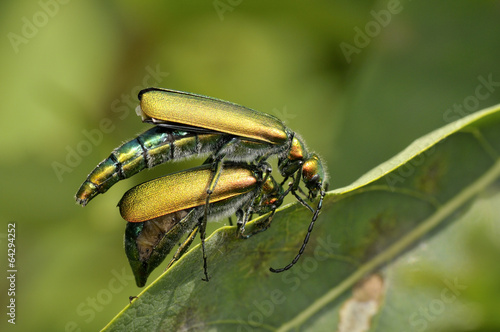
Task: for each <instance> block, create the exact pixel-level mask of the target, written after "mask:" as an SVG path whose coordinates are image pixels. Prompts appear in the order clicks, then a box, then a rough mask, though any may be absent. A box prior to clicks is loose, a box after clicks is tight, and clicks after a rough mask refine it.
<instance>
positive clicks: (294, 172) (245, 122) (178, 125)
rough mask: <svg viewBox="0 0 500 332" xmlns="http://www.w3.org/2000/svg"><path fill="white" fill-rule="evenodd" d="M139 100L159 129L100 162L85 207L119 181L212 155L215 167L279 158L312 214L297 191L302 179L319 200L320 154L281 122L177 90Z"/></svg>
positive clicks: (84, 193)
mask: <svg viewBox="0 0 500 332" xmlns="http://www.w3.org/2000/svg"><path fill="white" fill-rule="evenodd" d="M139 99H140V106H139V107H138V108H137V113H138V114H140V115H142V117H143V120H144V121H145V122H151V123H154V124H158V125H159V126H158V127H154V128H152V129H150V130H148V131H146V132H144V133H142V134H140V135H139V136H137V137H136V138H134V139H133V140H130V141H128V142H126V143H124V144H123V145H121V146H120V147H118V148H117V149H115V150H114V151H113V152H112V153H111V155H110V156H109V157H108V158H107V159H105V160H103V161H102V162H101V163H99V165H98V166H97V167H96V168H95V169H94V170H93V171H92V172H91V173H90V174H89V175H88V177H87V179H86V180H85V182H84V183H83V184H82V185H81V187H80V189H79V190H78V192H77V194H76V200H77V202H78V203H80V204H82V205H83V206H85V205H86V204H87V203H88V202H89V201H90V200H91V199H92V198H93V197H95V196H96V195H97V194H99V193H104V192H106V191H107V190H108V189H109V188H110V187H111V186H113V185H114V184H115V183H116V182H118V181H120V180H122V179H125V178H128V177H130V176H132V175H134V174H136V173H138V172H139V171H141V170H143V169H146V168H151V167H154V166H156V165H159V164H162V163H164V162H167V161H171V160H181V159H185V158H189V157H191V156H196V155H199V156H201V155H207V154H211V158H212V159H213V160H214V165H215V168H217V165H219V163H218V162H219V161H221V160H222V159H225V160H229V161H247V162H256V163H260V162H263V161H265V160H266V159H267V158H268V157H270V156H272V155H277V156H278V160H279V169H280V172H281V174H282V176H284V177H285V180H284V181H283V183H284V182H286V180H287V178H288V177H290V176H291V177H294V181H293V187H292V190H291V192H292V194H293V195H295V197H297V199H298V200H299V201H300V202H301V203H302V204H304V205H306V206H307V207H308V208H309V209H310V210H311V211H313V209H312V208H310V207H309V206H308V205H307V204H306V203H305V202H304V201H303V200H302V199H301V198H300V196H298V195H296V191H297V190H298V187H299V183H300V178H301V177H302V178H303V181H304V183H305V185H306V187H307V188H308V189H309V198H310V199H312V198H314V197H316V196H317V194H318V192H319V191H321V188H322V186H323V184H324V183H325V181H326V173H325V171H324V169H323V166H322V162H321V160H320V158H319V157H318V156H317V155H316V154H314V153H309V152H307V149H306V147H305V144H304V143H303V142H302V140H301V139H300V138H299V137H298V136H297V135H296V134H295V133H293V132H292V131H291V130H290V129H288V128H286V127H285V125H284V124H283V123H282V122H281V121H280V120H279V119H277V118H275V117H273V116H271V115H268V114H264V113H260V112H257V111H254V110H251V109H249V108H246V107H243V106H239V105H236V104H233V103H230V102H226V101H222V100H219V99H215V98H210V97H205V96H201V95H196V94H190V93H186V92H179V91H174V90H164V89H157V88H149V89H145V90H142V91H141V92H140V93H139ZM219 171H220V170H219ZM214 182H215V181H214ZM213 186H214V183H213V185H212V186H211V187H213ZM210 189H213V188H210Z"/></svg>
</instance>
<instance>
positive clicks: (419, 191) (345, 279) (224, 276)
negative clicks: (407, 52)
mask: <svg viewBox="0 0 500 332" xmlns="http://www.w3.org/2000/svg"><path fill="white" fill-rule="evenodd" d="M499 155H500V106H495V107H492V108H489V109H485V110H483V111H481V112H477V113H474V114H472V115H469V116H467V117H465V118H463V119H460V120H458V121H456V122H453V123H450V124H448V125H446V126H444V127H442V128H440V129H438V130H436V131H434V132H432V133H430V134H428V135H426V136H424V137H422V138H420V139H418V140H417V141H415V142H414V143H413V144H411V145H410V146H409V147H408V148H406V149H405V150H404V151H402V152H401V153H400V154H398V155H396V156H395V157H393V158H392V159H390V160H389V161H387V162H385V163H384V164H382V165H380V166H378V167H376V168H375V169H373V170H371V171H370V172H368V173H367V174H365V175H364V176H362V177H361V178H360V179H358V180H357V181H355V182H354V183H353V184H352V185H350V186H347V187H345V188H341V189H337V190H334V191H330V192H329V193H328V194H327V196H326V197H325V200H324V202H323V209H322V210H321V214H320V217H319V218H318V221H317V223H316V226H315V229H314V231H313V232H312V235H311V238H310V241H309V244H308V246H307V249H306V251H305V252H304V254H303V255H302V257H301V258H300V260H299V261H298V263H297V264H296V265H295V266H294V267H293V268H292V269H291V270H289V271H287V272H284V273H281V274H274V273H271V272H270V271H269V267H271V266H272V267H274V268H279V267H282V266H284V265H286V264H288V263H289V262H290V261H291V260H292V259H293V258H294V257H295V255H296V254H297V251H298V249H299V248H300V245H301V244H302V241H303V239H304V235H305V233H306V231H307V227H308V225H309V222H310V220H311V217H312V215H311V213H310V212H309V211H308V210H307V209H306V208H304V207H302V206H301V205H300V204H298V203H294V204H291V205H288V206H286V207H284V208H282V209H281V210H279V211H278V212H277V213H276V215H275V216H274V219H273V223H272V226H271V227H270V228H269V229H268V230H266V231H265V232H262V233H259V234H257V235H255V236H253V237H251V238H250V239H247V240H243V239H239V238H237V237H236V236H235V229H234V228H233V227H222V228H220V229H218V230H217V231H216V232H214V234H212V235H211V236H210V238H208V239H207V242H206V247H207V254H208V271H209V275H210V277H211V280H210V282H208V283H207V282H204V281H202V280H201V278H202V277H203V265H202V254H201V250H200V247H199V246H197V247H195V248H193V249H192V250H190V251H189V252H188V253H186V254H185V255H184V257H182V259H181V260H179V261H178V262H177V263H176V264H175V265H174V266H173V267H172V268H171V269H169V270H168V271H167V272H166V273H164V274H163V275H162V276H161V277H160V278H159V279H158V280H156V281H154V282H153V283H152V284H151V285H149V287H147V288H146V289H145V290H144V291H143V292H142V293H141V294H140V295H139V296H138V298H137V299H136V300H134V301H133V302H132V303H131V304H130V305H128V306H127V307H126V308H125V309H124V310H123V311H122V312H121V313H119V314H118V315H117V317H115V319H113V320H112V321H111V322H110V324H109V325H108V326H107V327H106V328H105V329H104V330H105V331H122V330H134V331H173V330H190V331H192V330H195V331H196V330H200V331H205V330H212V331H234V330H235V329H236V330H241V331H253V330H268V331H291V330H297V329H301V330H311V331H321V330H325V331H332V330H339V331H357V329H356V328H359V329H358V330H359V331H387V330H391V331H395V330H397V331H404V330H408V331H410V330H414V329H417V330H426V329H429V330H433V329H434V328H435V326H440V327H441V328H449V327H450V325H449V322H450V317H455V318H456V317H458V318H456V319H455V320H454V324H455V327H456V325H457V324H459V325H460V324H462V323H463V324H466V323H467V322H465V323H464V321H465V317H466V316H464V315H463V313H462V311H460V310H462V309H463V308H460V306H458V304H459V303H461V302H464V301H465V299H466V298H467V291H466V290H467V288H472V286H471V284H470V283H466V284H464V282H465V280H469V279H464V278H466V277H465V276H464V275H462V274H460V275H459V273H460V272H459V271H461V270H460V264H459V263H457V262H461V261H462V259H463V258H464V255H465V254H464V252H460V250H462V249H463V250H465V249H464V245H462V244H464V243H467V242H464V241H465V240H464V239H465V238H464V237H462V236H458V235H457V234H460V235H463V234H464V233H467V234H469V233H470V232H471V229H472V230H473V229H475V228H476V229H477V228H478V225H477V223H476V224H474V223H471V222H470V221H463V220H470V218H471V217H468V218H469V219H467V218H465V219H464V216H469V214H470V211H469V212H467V211H466V208H467V207H470V206H471V204H470V202H471V200H472V199H473V198H475V197H477V196H478V195H479V194H481V193H484V192H486V191H485V190H486V189H487V188H491V185H492V184H494V183H495V181H497V179H498V178H499V176H500V159H499ZM331 176H332V177H333V178H334V174H332V175H331ZM466 212H467V213H466ZM496 215H498V214H492V217H494V216H496ZM472 218H473V219H474V218H475V217H472ZM262 220H263V218H259V219H257V220H256V221H255V222H253V223H252V224H251V225H249V227H258V226H259V221H262ZM464 225H465V226H464ZM460 248H461V249H460ZM456 253H459V255H458V256H454V254H456ZM471 257H473V256H471ZM454 263H456V264H454ZM440 269H441V270H442V271H440ZM454 269H455V270H454ZM450 271H451V272H450ZM469 277H470V276H469ZM472 278H473V277H471V279H472ZM457 298H460V299H461V301H456V299H457ZM457 307H458V308H457ZM473 316H474V315H472V316H471V317H472V318H470V317H469V318H470V319H469V320H468V322H469V323H470V322H471V319H472V320H473V318H474V317H476V316H474V317H473ZM467 317H468V316H467ZM460 319H462V321H461V320H460ZM463 324H462V325H460V326H465V325H463ZM476 324H480V322H479V323H478V322H477V321H476ZM363 326H364V328H362V327H363ZM431 326H434V327H433V328H430V327H431ZM456 329H458V328H456Z"/></svg>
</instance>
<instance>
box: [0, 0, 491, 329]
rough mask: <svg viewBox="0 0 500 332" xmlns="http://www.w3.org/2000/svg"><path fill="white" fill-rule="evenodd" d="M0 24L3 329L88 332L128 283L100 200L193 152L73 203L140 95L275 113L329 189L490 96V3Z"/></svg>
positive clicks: (112, 212) (115, 225)
mask: <svg viewBox="0 0 500 332" xmlns="http://www.w3.org/2000/svg"><path fill="white" fill-rule="evenodd" d="M0 18H1V19H0V27H1V32H2V36H3V44H2V47H1V49H0V77H2V83H1V84H2V88H1V89H0V100H1V102H2V112H1V113H0V114H1V115H0V116H1V120H0V125H1V133H2V139H1V141H0V142H1V143H0V144H1V147H2V148H1V156H2V163H1V164H0V176H1V183H2V190H1V200H0V202H1V214H0V218H1V219H0V220H1V227H2V228H1V229H0V243H1V248H2V250H1V251H0V253H4V254H2V255H3V257H2V258H0V261H1V262H2V263H1V265H0V266H1V267H2V268H3V270H4V271H6V270H7V268H6V267H5V268H4V266H6V265H5V264H4V263H6V261H7V250H6V245H7V235H6V234H7V224H8V223H12V222H15V223H16V231H17V233H16V234H17V239H16V259H17V261H16V264H17V265H16V267H17V269H18V273H17V287H16V301H17V302H16V303H17V307H16V309H17V320H16V323H17V324H16V328H17V329H18V330H19V331H33V330H46V331H49V330H50V331H61V330H66V331H71V330H73V329H75V330H77V329H81V330H82V331H93V330H97V329H100V328H102V327H103V326H104V325H105V324H106V323H107V322H108V321H109V320H110V319H111V318H113V317H114V316H115V314H116V313H117V312H118V311H119V310H121V309H122V308H123V307H124V306H125V305H126V304H127V303H128V297H129V296H130V295H135V294H137V293H138V292H139V289H138V288H137V287H136V286H135V283H134V281H133V277H132V274H131V271H130V269H129V266H128V262H127V260H126V257H125V255H124V252H123V244H122V241H123V231H124V226H125V223H124V221H123V220H122V219H121V218H120V216H119V213H118V210H117V209H116V207H115V206H116V203H117V202H118V200H119V199H120V197H121V195H122V194H123V193H124V192H125V191H126V190H127V189H128V188H130V187H131V186H133V185H135V184H137V183H140V182H143V181H145V180H147V179H151V178H154V177H157V176H160V175H162V174H165V173H170V172H173V171H175V170H178V169H182V168H186V167H188V166H194V165H197V164H199V163H200V160H192V161H190V162H183V163H175V164H171V165H166V166H161V167H158V168H157V169H155V170H152V171H148V172H143V173H142V174H139V175H137V176H135V177H133V178H131V179H128V180H126V181H122V182H120V183H119V184H117V185H115V186H114V187H113V188H112V189H111V190H110V191H109V192H108V193H106V194H105V195H101V196H100V197H97V198H96V199H95V200H93V201H92V202H91V203H90V204H89V206H87V207H86V208H84V209H82V208H81V207H79V206H77V205H76V203H75V201H74V194H75V192H76V190H77V189H78V187H79V185H80V184H81V183H82V182H83V181H84V180H85V178H86V176H87V174H88V173H89V172H90V171H91V170H92V169H93V167H94V166H95V165H97V164H98V163H99V162H100V161H101V160H102V159H104V158H106V157H107V156H108V155H109V153H110V152H111V150H112V149H113V148H115V147H116V146H118V145H120V144H121V143H122V142H123V141H125V140H128V139H130V138H132V137H133V136H134V135H135V134H137V133H139V132H142V131H144V130H145V129H147V128H148V127H149V126H148V125H146V124H143V123H141V121H140V120H139V118H138V117H136V116H135V113H134V108H135V106H136V104H137V102H136V100H137V97H136V96H137V92H138V91H139V90H140V89H141V88H145V87H148V86H158V87H166V88H172V89H177V90H184V91H190V92H195V93H199V94H204V95H209V96H213V97H217V98H221V99H225V100H230V101H233V102H236V103H239V104H242V105H245V106H248V107H251V108H253V109H256V110H259V111H262V112H267V113H270V114H273V115H275V116H277V117H279V118H281V119H282V120H284V121H285V122H286V124H287V125H288V126H289V127H290V128H292V129H293V130H295V131H297V132H298V133H300V134H301V135H302V137H303V138H304V139H305V140H306V141H307V143H308V145H309V147H310V148H311V150H314V151H317V152H319V153H320V154H321V156H322V157H323V158H324V159H325V161H326V163H327V165H328V170H329V174H330V177H331V181H330V185H331V187H333V188H336V187H340V186H344V185H347V184H349V183H350V182H352V181H353V180H355V179H356V178H358V177H359V176H361V175H362V174H363V173H365V172H366V171H368V170H370V169H371V168H373V167H375V166H376V165H378V164H379V163H381V162H383V161H385V160H387V159H388V158H390V157H391V156H393V155H394V154H396V153H397V152H399V151H400V150H402V149H403V148H404V147H405V146H407V145H408V144H409V143H410V142H411V141H413V140H414V139H416V138H418V137H419V136H422V135H423V134H425V133H427V132H429V131H430V130H432V129H435V128H438V127H440V126H442V125H444V124H446V123H448V122H450V121H452V120H454V119H456V118H458V117H461V116H464V115H466V114H469V113H471V112H474V111H477V110H479V109H481V108H484V107H487V106H490V105H494V104H496V103H499V102H500V89H499V88H500V83H498V82H500V63H499V59H500V44H499V43H498V36H499V35H500V5H499V3H498V2H492V1H474V2H472V1H470V2H465V1H463V2H457V1H451V0H448V1H439V2H431V1H401V2H399V1H389V2H387V1H347V0H344V1H309V2H289V1H273V2H269V1H243V0H238V1H236V0H215V1H183V2H181V1H178V2H175V3H169V2H166V1H162V2H160V1H158V2H147V3H139V2H135V1H107V2H102V1H62V0H59V1H57V0H41V1H39V2H37V1H29V2H28V1H16V2H14V1H3V2H2V4H1V5H0ZM488 81H490V83H485V82H488ZM480 86H483V88H479V87H480ZM478 91H479V92H478ZM224 222H225V221H221V223H219V225H221V224H222V223H224ZM215 227H217V224H216V225H215ZM160 272H161V271H157V273H156V274H154V275H153V278H154V277H155V276H157V275H158V274H159V273H160ZM4 274H7V272H4ZM1 280H2V281H0V286H1V289H0V291H1V293H2V295H1V296H0V298H1V299H2V306H1V307H2V308H4V309H3V310H2V317H3V318H2V320H1V321H0V330H2V331H4V330H5V328H6V327H10V328H11V327H12V326H10V325H9V324H8V323H7V322H6V317H5V313H4V311H5V306H6V305H7V296H6V294H7V288H8V285H7V283H6V279H5V277H4V278H2V279H1ZM151 280H153V279H151Z"/></svg>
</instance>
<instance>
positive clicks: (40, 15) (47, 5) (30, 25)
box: [7, 0, 70, 54]
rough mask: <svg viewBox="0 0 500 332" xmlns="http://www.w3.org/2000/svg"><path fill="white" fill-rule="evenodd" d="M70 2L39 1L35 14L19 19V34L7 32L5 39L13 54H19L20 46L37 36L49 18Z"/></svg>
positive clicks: (62, 0) (61, 0) (56, 0)
mask: <svg viewBox="0 0 500 332" xmlns="http://www.w3.org/2000/svg"><path fill="white" fill-rule="evenodd" d="M69 1H70V0H40V1H38V6H39V7H40V9H39V10H37V11H36V12H35V13H33V14H32V15H30V16H29V17H26V16H23V17H21V28H20V30H19V33H15V32H12V31H11V32H9V33H7V38H8V39H9V42H10V44H11V45H12V48H13V49H14V52H15V53H16V54H17V53H19V48H20V46H21V45H26V44H28V43H29V41H30V40H32V39H33V38H35V37H36V36H37V35H38V32H39V31H40V29H42V28H43V27H45V26H46V25H47V24H48V23H49V21H50V19H51V18H53V17H54V16H56V15H57V13H59V10H60V7H61V5H65V4H67V3H68V2H69Z"/></svg>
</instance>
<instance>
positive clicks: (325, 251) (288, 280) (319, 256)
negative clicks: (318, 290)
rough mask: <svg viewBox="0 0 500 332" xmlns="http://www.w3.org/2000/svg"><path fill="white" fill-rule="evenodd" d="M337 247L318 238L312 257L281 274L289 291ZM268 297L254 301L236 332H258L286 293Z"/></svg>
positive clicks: (274, 291)
mask: <svg viewBox="0 0 500 332" xmlns="http://www.w3.org/2000/svg"><path fill="white" fill-rule="evenodd" d="M338 247H339V244H338V243H333V242H332V241H331V237H330V236H328V237H327V239H326V241H325V240H324V239H322V238H318V245H317V246H316V248H314V252H313V256H306V257H302V258H301V260H300V261H299V262H298V263H297V264H295V265H294V267H293V268H292V269H290V270H289V271H288V272H287V273H284V274H282V278H281V279H282V281H283V283H284V284H285V285H288V287H289V289H288V290H289V291H291V292H295V291H297V290H298V289H299V288H300V285H301V284H302V282H303V281H305V280H307V279H309V277H310V276H311V275H312V274H313V273H315V272H316V270H317V269H318V265H319V264H318V262H322V261H325V260H327V259H328V258H329V257H328V256H331V255H333V254H334V253H335V249H337V248H338ZM268 294H269V295H268V296H267V297H266V298H264V299H262V300H260V301H258V300H254V301H253V302H252V306H253V307H254V310H252V311H250V312H249V313H248V315H247V317H246V320H242V321H244V322H245V323H246V324H245V325H243V324H240V325H239V326H238V329H237V330H238V331H254V328H255V329H257V330H259V331H260V326H262V324H263V323H264V320H265V318H268V317H271V316H272V315H273V314H274V312H275V310H276V307H277V306H279V305H280V304H283V303H285V302H286V300H287V297H286V292H283V291H282V290H281V289H278V288H276V289H274V290H272V291H270V292H269V293H268Z"/></svg>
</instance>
